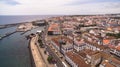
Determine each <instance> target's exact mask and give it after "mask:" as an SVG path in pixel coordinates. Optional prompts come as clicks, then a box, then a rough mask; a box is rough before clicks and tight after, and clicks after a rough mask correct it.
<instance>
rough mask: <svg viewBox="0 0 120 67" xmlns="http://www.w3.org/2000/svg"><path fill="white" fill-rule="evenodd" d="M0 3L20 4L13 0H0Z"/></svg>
mask: <svg viewBox="0 0 120 67" xmlns="http://www.w3.org/2000/svg"><path fill="white" fill-rule="evenodd" d="M0 2H1V3H4V4H8V5H17V4H20V3H19V2H17V1H15V0H0Z"/></svg>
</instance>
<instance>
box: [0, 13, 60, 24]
mask: <svg viewBox="0 0 120 67" xmlns="http://www.w3.org/2000/svg"><path fill="white" fill-rule="evenodd" d="M55 16H59V15H15V16H12V15H10V16H6V15H3V16H1V15H0V25H3V24H11V23H21V22H29V21H34V20H40V19H45V18H49V17H55Z"/></svg>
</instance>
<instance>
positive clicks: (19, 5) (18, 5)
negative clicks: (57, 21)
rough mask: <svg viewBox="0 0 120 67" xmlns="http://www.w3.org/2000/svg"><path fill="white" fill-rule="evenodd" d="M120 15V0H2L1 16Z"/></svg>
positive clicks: (0, 4) (0, 2) (0, 3)
mask: <svg viewBox="0 0 120 67" xmlns="http://www.w3.org/2000/svg"><path fill="white" fill-rule="evenodd" d="M111 13H112V14H113V13H120V0H0V15H83V14H111Z"/></svg>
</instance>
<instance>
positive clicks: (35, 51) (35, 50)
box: [30, 37, 46, 67]
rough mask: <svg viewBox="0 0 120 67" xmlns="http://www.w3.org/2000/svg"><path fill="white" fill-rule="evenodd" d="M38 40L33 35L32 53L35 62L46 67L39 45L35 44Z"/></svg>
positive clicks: (36, 64) (40, 66)
mask: <svg viewBox="0 0 120 67" xmlns="http://www.w3.org/2000/svg"><path fill="white" fill-rule="evenodd" d="M35 42H36V37H33V38H32V39H31V41H30V47H31V48H30V49H31V53H32V55H33V59H34V63H35V66H36V67H46V65H45V63H44V61H43V59H42V57H41V55H40V53H39V51H38V48H37V46H36V45H35Z"/></svg>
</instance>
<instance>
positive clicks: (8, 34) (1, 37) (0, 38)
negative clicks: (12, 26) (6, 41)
mask: <svg viewBox="0 0 120 67" xmlns="http://www.w3.org/2000/svg"><path fill="white" fill-rule="evenodd" d="M16 32H17V31H14V32H10V33H6V34H4V35H3V36H0V40H2V39H3V38H5V37H8V36H10V35H12V34H14V33H16Z"/></svg>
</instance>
